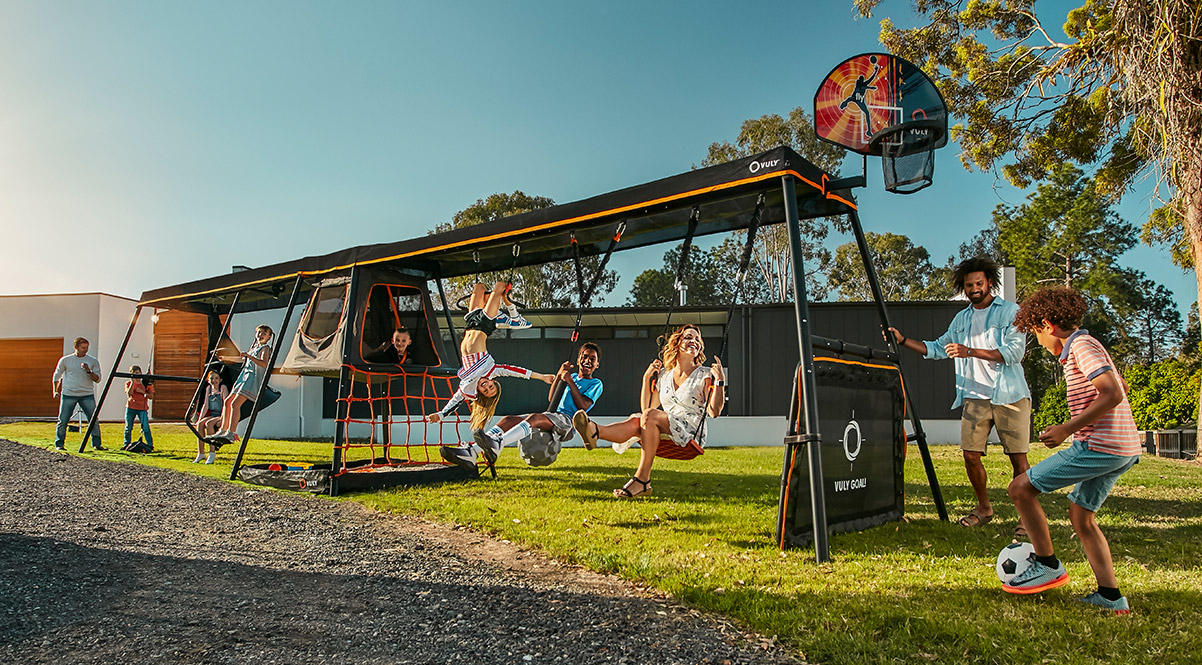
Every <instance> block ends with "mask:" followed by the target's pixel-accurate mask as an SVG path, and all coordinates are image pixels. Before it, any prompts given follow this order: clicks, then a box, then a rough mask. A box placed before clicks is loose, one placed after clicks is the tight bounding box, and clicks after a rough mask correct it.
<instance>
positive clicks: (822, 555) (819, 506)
mask: <svg viewBox="0 0 1202 665" xmlns="http://www.w3.org/2000/svg"><path fill="white" fill-rule="evenodd" d="M781 181H782V182H781V185H782V187H783V189H784V197H785V201H784V203H785V224H786V225H787V226H788V228H789V250H790V251H791V252H792V253H793V293H794V295H795V296H796V297H795V298H793V309H794V311H795V312H796V314H797V344H798V346H799V350H800V351H801V361H800V363H799V364H798V374H799V376H798V378H799V379H800V381H795V382H794V385H793V390H794V391H796V390H798V384H800V390H801V403H802V411H801V413H800V414H791V415H798V416H801V417H800V418H799V419H794V418H792V417H790V419H789V429H790V430H793V429H795V427H796V425H797V421H798V420H800V421H801V425H802V427H801V429H802V430H803V431H801V432H797V431H791V432H790V434H791V435H792V436H791V437H790V438H795V437H798V436H800V437H802V438H803V439H804V445H805V447H806V452H807V453H808V457H809V462H810V506H811V507H812V508H813V513H814V516H813V517H814V558H815V559H816V560H817V561H818V563H824V562H826V561H830V559H831V549H830V542H829V540H828V537H827V536H828V534H827V527H826V492H825V491H824V489H823V488H824V485H825V484H826V480H825V479H824V477H823V475H822V437H821V435H820V434H819V432H818V402H817V395H818V392H817V389H816V388H815V386H814V353H813V347H812V345H811V344H812V341H811V339H810V305H809V301H808V300H807V298H806V278H805V274H806V273H805V265H804V263H803V261H802V258H801V230H800V223H799V221H798V216H797V191H796V187H795V185H794V184H793V176H788V175H787V176H784V177H783V178H781ZM789 445H790V446H794V445H802V444H798V443H790V444H789ZM786 468H787V467H786ZM782 505H783V503H782Z"/></svg>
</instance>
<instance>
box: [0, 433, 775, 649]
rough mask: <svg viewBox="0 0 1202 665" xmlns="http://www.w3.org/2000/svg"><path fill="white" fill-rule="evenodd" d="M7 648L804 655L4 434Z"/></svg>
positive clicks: (254, 496)
mask: <svg viewBox="0 0 1202 665" xmlns="http://www.w3.org/2000/svg"><path fill="white" fill-rule="evenodd" d="M0 474H2V476H3V478H4V482H3V484H2V485H0V608H2V609H0V612H2V613H0V662H4V663H72V664H74V663H113V662H117V663H126V664H136V663H160V662H173V663H255V662H263V663H321V664H322V665H326V664H331V663H354V664H355V665H362V664H366V663H522V664H524V663H631V664H642V663H653V664H655V665H660V664H668V663H688V664H692V663H795V662H798V661H796V660H794V659H793V658H792V656H791V655H790V654H789V653H788V652H787V651H786V650H784V649H782V648H780V647H778V646H776V645H775V644H773V643H772V642H771V641H768V640H763V639H758V638H756V637H755V636H749V635H745V634H743V633H742V632H740V630H739V629H738V628H737V627H735V626H734V625H732V624H731V623H730V622H728V621H725V620H723V619H721V618H715V617H712V616H709V615H703V614H700V613H698V612H696V611H693V610H689V609H687V608H684V607H681V606H679V605H678V604H676V603H674V602H672V601H670V600H667V599H664V598H656V597H652V596H651V595H649V594H647V593H645V592H642V591H640V590H638V589H636V588H635V587H633V586H630V585H628V584H626V583H623V582H621V581H619V580H616V579H614V578H611V577H606V576H602V575H597V574H593V573H590V572H587V571H582V570H579V569H575V568H568V567H563V566H559V565H557V564H556V563H555V562H553V561H551V560H548V559H545V558H543V557H540V556H537V555H534V554H530V553H525V552H521V551H519V550H517V549H516V548H515V547H513V546H512V545H509V544H506V543H503V542H498V541H495V540H492V539H490V538H487V537H484V536H481V535H480V534H477V533H473V532H470V531H464V530H457V529H453V528H450V527H445V526H440V525H436V524H431V523H428V522H424V521H422V520H417V519H411V518H401V517H396V516H392V515H384V514H379V513H373V512H371V511H368V510H367V509H365V508H363V507H361V506H359V505H358V504H354V503H351V502H346V501H341V502H333V501H325V500H321V499H319V498H316V497H311V496H307V495H301V494H287V493H281V492H272V491H260V490H248V489H246V488H245V487H243V486H237V485H234V484H231V483H224V482H219V481H214V480H210V479H207V478H201V477H198V476H191V475H187V474H180V473H174V472H170V471H165V470H161V469H155V468H151V467H146V466H140V465H135V464H114V463H106V462H100V461H95V460H90V459H86V458H82V457H75V456H68V455H63V454H61V453H55V452H51V451H47V450H42V449H39V448H31V447H28V446H23V445H19V444H16V443H13V442H11V441H5V440H2V439H0Z"/></svg>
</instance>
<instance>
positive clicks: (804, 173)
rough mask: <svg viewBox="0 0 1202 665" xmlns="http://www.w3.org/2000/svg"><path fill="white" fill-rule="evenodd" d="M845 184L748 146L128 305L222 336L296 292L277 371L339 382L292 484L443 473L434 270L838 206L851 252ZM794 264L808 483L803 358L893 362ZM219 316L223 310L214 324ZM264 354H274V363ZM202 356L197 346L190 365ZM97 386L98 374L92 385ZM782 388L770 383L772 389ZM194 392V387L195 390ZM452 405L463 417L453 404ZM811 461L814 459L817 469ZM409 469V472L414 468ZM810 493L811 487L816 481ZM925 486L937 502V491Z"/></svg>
mask: <svg viewBox="0 0 1202 665" xmlns="http://www.w3.org/2000/svg"><path fill="white" fill-rule="evenodd" d="M850 184H851V183H849V182H846V181H845V182H835V183H832V179H831V177H830V175H829V174H827V173H825V172H823V171H822V170H820V169H819V168H817V167H816V166H814V165H812V164H810V163H809V162H808V161H806V160H805V159H804V158H802V157H801V156H799V155H798V154H797V153H795V152H794V151H793V150H791V149H789V148H787V147H779V148H775V149H773V150H770V151H767V152H764V153H761V154H758V155H755V156H752V157H747V158H744V159H739V160H735V161H731V162H727V163H725V164H719V165H716V166H711V167H708V168H704V169H697V170H693V171H689V172H687V173H682V174H680V175H676V176H672V177H669V178H664V179H661V180H656V181H653V182H649V183H646V184H642V185H637V186H634V187H629V188H626V189H622V190H618V191H614V192H610V193H607V194H602V195H599V196H596V197H593V198H589V199H585V200H581V201H576V202H573V203H566V204H563V205H557V206H553V207H549V208H543V209H539V210H533V211H531V212H527V213H524V214H520V215H514V216H511V217H506V218H504V219H500V220H496V221H492V222H486V223H483V224H479V225H477V226H472V227H469V228H461V229H455V230H452V231H448V232H445V233H439V234H435V235H427V236H422V237H418V238H414V239H411V240H405V241H401V242H396V243H387V244H377V245H367V246H361V247H353V248H350V249H346V250H342V251H339V252H334V253H331V254H327V255H324V256H311V257H306V258H301V259H297V260H294V261H289V262H285V263H280V264H276V265H272V266H266V267H261V268H254V269H250V270H245V271H241V272H236V273H231V274H223V275H219V276H216V277H212V278H209V279H203V280H198V281H194V282H189V283H186V284H179V285H176V286H169V287H165V288H160V289H155V290H152V291H147V292H146V293H144V294H143V295H142V298H141V300H140V302H139V311H140V309H141V308H142V307H153V308H168V309H182V310H187V311H192V312H201V313H204V314H206V315H208V317H209V320H210V326H211V327H212V328H215V329H222V331H223V334H222V335H220V336H214V337H213V338H215V339H220V340H223V341H222V343H226V341H224V340H225V335H224V331H225V330H228V325H229V317H230V316H241V315H244V314H246V313H248V312H256V311H262V310H267V309H279V308H283V309H284V311H285V314H284V321H283V324H282V325H279V326H278V328H277V329H278V330H285V329H287V325H288V322H289V320H290V317H291V316H292V314H293V312H294V310H295V309H296V307H297V305H298V304H299V303H300V302H301V300H302V299H307V301H308V306H307V307H306V308H305V310H304V314H303V315H302V321H301V325H300V326H299V331H298V334H297V336H296V337H295V339H293V340H290V341H288V342H283V341H281V343H279V344H276V345H275V348H273V352H274V353H275V354H278V353H279V351H280V349H279V347H280V346H284V345H285V344H288V345H289V349H288V353H287V355H286V357H285V358H284V361H283V363H282V370H281V371H288V372H298V373H304V374H319V375H322V376H336V377H338V386H339V387H338V396H337V408H336V413H337V416H336V421H337V426H336V428H335V436H334V442H333V454H332V460H331V464H330V465H328V467H325V468H322V469H316V470H313V469H309V470H304V471H303V473H304V474H309V475H308V476H305V477H303V478H301V479H300V481H299V483H298V484H301V483H303V484H304V485H305V486H306V487H307V488H310V489H312V488H314V487H315V488H316V489H320V490H322V491H328V492H330V493H338V492H339V491H342V490H347V489H353V488H357V487H374V486H380V485H385V484H392V483H404V482H412V481H413V480H412V478H413V477H415V476H417V475H420V474H427V475H429V477H433V478H446V477H451V476H453V475H454V473H456V472H457V471H456V468H455V467H450V466H447V465H444V464H442V463H441V461H440V459H439V456H438V452H437V447H438V446H439V445H442V444H446V443H455V442H456V441H457V439H458V434H454V435H453V437H452V438H451V440H449V441H448V440H444V439H443V435H444V433H450V432H457V431H458V430H457V428H455V427H453V426H452V427H446V426H440V425H433V426H426V425H425V424H424V420H422V416H423V415H424V413H427V412H429V411H432V410H433V409H435V408H437V407H435V406H434V404H435V403H441V400H444V399H446V397H448V396H449V395H450V394H451V392H452V391H453V388H454V383H453V379H454V374H455V370H456V368H457V366H458V357H457V343H456V342H455V341H454V331H453V327H452V325H451V318H450V317H451V312H450V311H449V310H451V309H453V308H452V307H450V306H448V304H447V302H446V298H445V296H444V294H443V293H442V292H441V291H442V286H441V279H442V278H446V277H454V276H462V275H472V274H479V273H483V272H490V271H502V272H503V271H506V270H509V269H511V268H513V267H515V266H525V265H535V264H542V263H547V262H551V261H561V260H574V259H578V258H579V257H587V256H603V257H606V258H608V256H609V254H610V253H611V252H613V251H615V249H617V250H626V249H632V248H637V247H644V246H648V245H656V244H663V243H673V242H679V241H681V240H684V239H690V240H691V239H692V238H694V237H701V236H705V235H711V234H716V233H725V232H730V231H734V230H738V229H749V228H753V227H755V226H756V225H759V224H779V223H787V224H788V225H789V228H790V235H791V240H792V242H794V243H798V242H800V241H799V236H798V220H799V219H801V218H814V217H826V216H835V215H847V216H848V218H849V219H850V221H851V223H852V227H853V229H854V230H855V231H856V233H857V238H858V240H859V242H860V247H861V255H862V257H865V256H866V255H867V249H866V245H865V244H864V242H863V232H862V230H861V229H860V224H859V218H858V216H857V214H856V206H855V203H854V199H853V198H852V196H851V194H850V192H849V191H848V190H847V189H846V186H848V185H850ZM794 256H795V257H797V256H798V252H794ZM865 265H866V271H867V273H868V276H869V279H870V281H871V283H872V285H873V286H874V287H875V292H876V293H877V294H878V296H877V297H878V305H879V309H880V313H881V319H882V325H883V326H884V325H888V314H887V312H886V310H885V305H884V303H883V302H880V296H879V293H880V290H879V287H878V286H877V282H876V277H875V272H874V271H873V270H872V267H871V265H870V264H869V263H868V262H867V261H865ZM803 270H804V266H802V265H801V260H800V259H799V258H795V259H794V265H793V273H794V279H795V284H794V288H795V292H796V293H797V294H798V297H797V298H796V301H797V302H796V307H797V321H798V323H797V331H796V332H797V334H798V344H799V348H800V351H801V358H802V360H801V363H800V365H799V371H798V372H797V375H796V377H797V378H796V381H794V385H793V386H792V390H793V392H794V395H795V399H794V400H793V407H792V408H793V411H794V412H793V413H792V414H790V423H793V424H792V425H791V426H790V432H789V433H790V437H789V438H788V439H787V440H786V444H787V451H786V455H787V458H786V465H785V473H792V471H793V470H796V469H798V467H799V464H798V462H799V459H803V458H804V455H805V454H807V453H806V452H805V451H807V450H808V451H809V452H808V454H809V456H810V468H811V469H812V470H816V471H817V472H818V473H817V480H815V483H816V484H817V485H819V486H820V483H821V482H822V481H821V466H820V462H816V460H815V456H816V455H817V451H816V447H817V446H818V444H819V441H820V438H819V436H818V419H817V417H816V408H817V407H816V406H813V405H814V404H815V403H816V393H815V390H814V387H813V386H814V384H813V372H812V371H811V369H810V366H811V365H812V361H813V357H812V349H813V348H818V349H825V350H826V352H827V353H835V354H840V355H847V354H851V355H860V356H863V357H865V358H870V359H873V362H874V363H884V364H886V365H892V366H896V358H897V356H896V350H895V349H894V348H893V347H892V346H890V348H889V349H888V350H884V351H882V350H879V349H869V348H866V347H853V345H848V344H843V343H842V342H840V341H839V340H825V339H821V338H817V337H814V336H813V335H811V334H810V331H809V325H808V320H809V315H808V304H807V303H806V299H805V289H804V281H802V282H800V283H799V282H797V280H798V279H801V278H802V276H803V275H804V272H803ZM583 281H584V282H587V281H588V280H583ZM579 286H580V291H581V292H584V291H586V289H585V288H584V285H583V284H580V285H579ZM430 289H437V292H438V296H439V300H440V302H441V307H440V308H439V309H440V310H441V311H439V310H436V309H435V308H434V306H433V304H432V302H431V297H430ZM582 295H583V294H582ZM581 299H582V300H586V299H585V298H583V297H582V298H581ZM580 306H581V307H582V308H584V307H588V306H589V303H588V302H587V301H586V302H582V303H580ZM440 315H441V316H440ZM223 316H225V317H226V318H225V321H224V324H223V323H222V318H221V317H223ZM136 319H137V314H135V321H136ZM440 319H441V322H442V323H445V324H446V325H447V328H448V333H449V335H448V336H449V338H450V339H451V343H450V344H447V345H444V344H443V333H442V332H441V330H440V325H439V323H440V321H439V320H440ZM397 324H402V325H404V326H405V327H406V328H408V329H409V330H411V331H413V345H414V347H413V350H412V352H411V353H410V355H409V357H408V358H406V359H405V361H404V362H403V363H401V364H396V363H395V362H393V363H391V364H389V363H381V362H376V361H375V359H373V358H372V357H370V354H369V351H370V350H371V349H372V348H373V347H375V346H376V345H380V344H382V343H383V342H384V341H385V340H387V339H388V336H389V335H390V334H391V331H392V330H393V328H394V327H395V326H396V325H397ZM213 346H215V345H214V344H210V348H209V349H197V356H198V359H199V358H200V357H202V356H203V357H204V358H205V359H206V360H207V359H208V358H209V357H210V356H209V354H211V353H212V350H213V348H212V347H213ZM206 351H208V352H209V353H208V354H206V353H205V352H206ZM123 352H124V347H123V348H122V351H121V352H119V353H118V358H117V361H116V362H115V363H114V365H113V366H118V364H119V361H120V354H121V353H123ZM276 360H277V358H276V357H275V356H274V355H273V357H272V359H271V363H272V367H275V365H276ZM203 362H204V361H199V360H198V365H199V364H201V363H203ZM199 369H200V368H199V367H198V371H199ZM198 376H199V374H198ZM165 378H167V379H168V380H170V379H180V380H191V381H196V380H197V379H195V378H185V377H165ZM110 383H111V380H110ZM108 387H109V386H108V385H106V390H105V394H107V390H108ZM784 388H785V387H784V386H781V389H782V390H783V389H784ZM197 394H198V395H199V394H200V392H199V390H198V391H197ZM101 399H102V400H103V399H104V394H102V396H101ZM255 415H257V411H256V412H254V413H252V415H251V417H250V422H249V423H248V426H247V431H246V434H245V436H244V438H243V442H242V446H243V448H242V449H241V450H240V451H239V454H238V456H237V458H236V460H235V464H234V472H233V474H237V473H238V470H239V467H240V464H241V458H242V452H243V450H245V447H246V446H247V445H248V442H249V441H250V440H251V436H250V434H251V429H252V428H253V426H254V418H255ZM459 419H460V421H463V420H466V417H465V416H460V417H459ZM451 420H452V421H454V420H455V419H451ZM356 423H360V424H363V423H367V424H371V425H372V428H371V429H372V436H371V440H368V441H366V442H363V441H352V440H351V439H350V437H349V435H348V432H349V431H350V427H351V426H352V425H353V424H356ZM913 423H914V426H915V429H916V432H917V435H918V436H919V438H918V440H919V443H920V447H921V448H922V450H923V452H924V457H925V455H926V448H925V445H924V444H925V440H924V439H923V438H922V436H921V425H920V424H919V423H918V421H917V419H913ZM377 424H383V425H386V426H385V427H383V431H384V432H385V433H388V432H391V431H392V430H393V429H394V426H396V425H398V424H404V425H407V427H405V428H404V429H405V431H406V432H407V434H406V435H405V437H404V438H405V440H404V441H400V442H398V441H389V440H387V436H388V435H387V434H385V435H384V437H383V440H376V434H375V432H376V425H377ZM831 435H832V436H835V435H837V433H832V434H831ZM903 437H904V432H903ZM904 444H905V441H904V440H901V441H894V442H893V444H892V445H893V446H894V447H897V448H900V447H903V446H904ZM81 445H82V442H81ZM799 454H800V455H801V456H802V457H801V458H799ZM816 463H817V464H818V465H819V466H818V467H817V468H816V469H815V467H814V465H815V464H816ZM885 466H887V467H888V473H887V475H888V476H889V478H887V479H885V480H882V481H881V482H880V483H878V485H887V486H888V492H889V495H890V496H891V497H893V496H894V495H896V496H897V497H900V491H895V490H896V489H897V488H895V478H894V476H895V475H896V477H898V478H900V474H895V471H896V468H895V467H894V466H892V465H885ZM927 468H928V475H929V478H930V481H931V483H932V487H933V489H934V490H935V491H936V493H937V492H938V489H937V485H936V484H935V479H934V475H933V468H932V467H931V466H930V465H929V463H928V467H927ZM415 470H416V471H417V472H418V473H414V471H415ZM298 473H299V472H298ZM233 474H232V476H231V477H233ZM431 474H432V475H431ZM783 486H788V487H792V488H796V487H798V483H783ZM882 489H884V488H882ZM791 491H796V489H794V490H791ZM818 497H819V499H820V498H821V492H818ZM936 501H937V503H938V505H939V506H942V501H941V499H940V498H939V497H936ZM817 503H818V504H821V503H822V501H821V500H819V501H818V502H817ZM795 505H796V502H790V497H786V496H785V495H784V494H783V493H782V504H781V506H782V507H781V515H780V516H779V523H780V530H781V533H782V534H784V537H782V538H781V545H782V547H783V546H786V545H789V544H798V543H800V542H804V541H805V540H806V539H808V538H809V536H808V535H806V534H805V533H802V531H804V529H803V530H801V531H799V530H798V529H797V524H795V522H796V520H794V510H795V509H794V508H793V507H792V506H795ZM821 508H822V506H821V505H816V506H815V509H814V516H815V520H816V522H815V523H817V524H826V523H827V518H826V515H825V514H822V513H821ZM900 511H901V505H900V499H898V500H893V499H891V500H890V501H889V502H888V506H886V507H885V508H884V509H882V510H879V511H876V512H873V513H872V514H867V515H866V514H864V512H863V511H860V512H857V513H856V514H855V516H854V525H855V527H856V528H859V527H862V526H863V525H864V524H866V523H869V522H872V521H874V520H876V521H881V520H885V519H896V518H897V517H899V516H900ZM848 524H851V522H847V523H844V522H841V518H840V516H839V515H832V516H831V518H830V520H829V525H830V527H831V528H833V529H836V530H838V529H841V528H848V526H847V525H848ZM814 533H815V535H816V537H817V538H818V539H819V540H823V539H824V537H825V533H826V528H823V527H819V528H817V529H815V530H814Z"/></svg>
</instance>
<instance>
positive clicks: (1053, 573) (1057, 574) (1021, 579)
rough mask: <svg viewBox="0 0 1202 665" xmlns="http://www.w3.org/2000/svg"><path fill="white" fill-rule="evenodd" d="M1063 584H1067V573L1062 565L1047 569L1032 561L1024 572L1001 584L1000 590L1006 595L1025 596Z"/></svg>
mask: <svg viewBox="0 0 1202 665" xmlns="http://www.w3.org/2000/svg"><path fill="white" fill-rule="evenodd" d="M1065 584H1068V571H1067V570H1065V569H1064V563H1059V564H1057V565H1056V567H1055V568H1048V567H1047V566H1045V565H1043V564H1042V563H1039V562H1038V561H1032V562H1031V565H1030V566H1027V569H1026V570H1024V571H1023V572H1021V573H1019V574H1017V575H1015V576H1014V577H1013V578H1011V579H1010V581H1009V582H1007V583H1005V584H1003V585H1002V590H1003V591H1005V592H1006V593H1017V594H1022V595H1026V594H1029V593H1039V592H1040V591H1047V590H1048V589H1055V588H1056V587H1058V586H1063V585H1065Z"/></svg>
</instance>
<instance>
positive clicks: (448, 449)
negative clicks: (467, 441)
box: [438, 446, 480, 475]
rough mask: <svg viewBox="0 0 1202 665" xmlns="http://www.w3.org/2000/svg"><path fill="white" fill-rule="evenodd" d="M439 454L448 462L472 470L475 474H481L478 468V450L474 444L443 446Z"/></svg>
mask: <svg viewBox="0 0 1202 665" xmlns="http://www.w3.org/2000/svg"><path fill="white" fill-rule="evenodd" d="M438 454H439V455H441V456H442V458H443V459H444V460H446V461H447V462H449V463H451V464H454V465H455V466H457V467H459V468H461V469H465V470H467V471H471V472H472V474H473V475H479V474H480V471H479V469H477V468H476V451H475V450H474V449H473V447H472V446H467V447H465V448H461V447H459V446H442V447H441V448H439V449H438Z"/></svg>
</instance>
